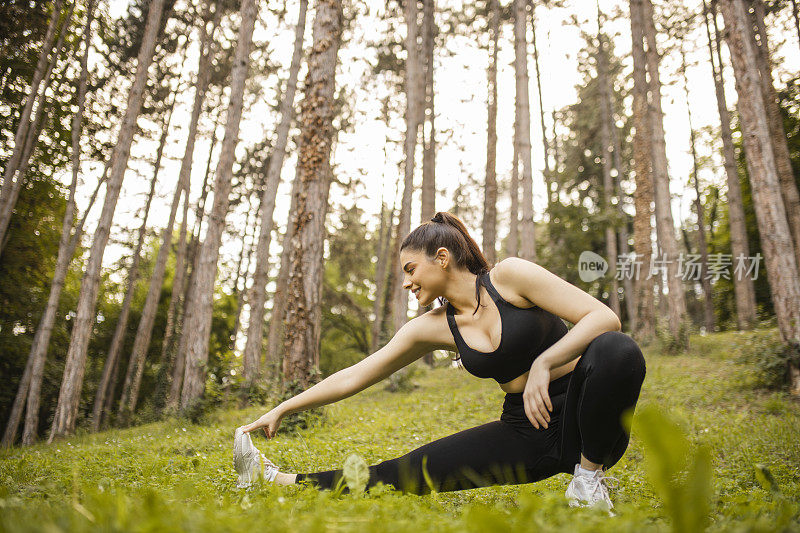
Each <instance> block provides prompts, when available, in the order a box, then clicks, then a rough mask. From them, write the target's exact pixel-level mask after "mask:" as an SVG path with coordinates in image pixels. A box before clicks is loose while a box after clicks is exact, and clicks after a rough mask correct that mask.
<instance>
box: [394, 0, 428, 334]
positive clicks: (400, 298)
mask: <svg viewBox="0 0 800 533" xmlns="http://www.w3.org/2000/svg"><path fill="white" fill-rule="evenodd" d="M404 13H405V21H406V39H405V49H406V54H407V57H406V79H405V93H406V140H405V150H404V152H405V153H404V158H403V165H404V167H403V168H404V180H403V201H402V203H401V204H400V218H399V221H398V225H397V239H396V241H395V246H397V251H396V252H395V253H396V254H399V253H400V244H401V243H402V239H403V238H404V237H405V236H406V235H407V234H408V233H409V232H410V231H411V196H412V194H413V192H414V169H415V167H416V163H415V161H416V158H415V155H416V150H417V139H418V136H419V127H420V120H419V119H420V117H421V116H422V115H421V112H420V111H421V109H420V107H419V106H420V105H421V104H422V100H423V98H424V96H423V95H422V94H421V92H422V91H420V89H421V88H422V83H421V81H422V77H423V72H422V62H421V60H420V57H419V51H418V44H417V34H418V33H419V28H418V26H417V2H406V3H405V10H404ZM391 268H394V269H399V268H400V267H399V265H398V264H397V262H396V261H395V262H393V263H392V264H391ZM401 279H402V276H399V277H398V276H396V277H395V282H394V284H393V295H394V327H395V329H400V328H401V327H402V326H403V324H405V323H406V322H407V321H408V293H407V292H406V291H405V290H404V289H403V286H402V282H401V281H400V280H401Z"/></svg>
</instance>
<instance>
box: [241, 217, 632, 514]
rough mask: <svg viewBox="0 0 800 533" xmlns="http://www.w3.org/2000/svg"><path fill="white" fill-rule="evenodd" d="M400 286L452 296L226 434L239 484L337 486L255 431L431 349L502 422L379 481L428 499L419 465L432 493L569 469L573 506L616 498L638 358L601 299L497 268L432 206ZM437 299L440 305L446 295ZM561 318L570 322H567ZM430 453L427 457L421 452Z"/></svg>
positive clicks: (403, 462) (514, 261)
mask: <svg viewBox="0 0 800 533" xmlns="http://www.w3.org/2000/svg"><path fill="white" fill-rule="evenodd" d="M400 249H401V251H400V263H401V264H402V265H403V272H404V277H403V288H405V289H408V290H410V291H411V292H412V293H414V294H415V295H416V297H417V299H418V300H419V303H420V305H422V306H426V305H430V304H431V303H432V302H433V301H434V300H435V299H436V298H437V297H438V298H440V301H442V299H443V300H444V301H445V302H446V305H442V306H440V307H437V308H435V309H432V310H430V311H428V312H427V313H425V314H423V315H421V316H419V317H417V318H414V319H412V320H411V321H409V322H408V323H407V324H405V325H404V326H403V327H402V328H400V330H399V331H397V333H396V334H395V336H394V337H393V338H392V340H391V341H389V343H388V344H386V346H384V347H383V348H381V349H380V350H378V351H377V352H375V353H374V354H372V355H370V356H369V357H366V358H365V359H363V360H362V361H360V362H358V363H356V364H355V365H353V366H351V367H349V368H345V369H344V370H340V371H339V372H336V373H335V374H333V375H331V376H329V377H327V378H326V379H324V380H322V381H321V382H320V383H318V384H316V385H314V386H313V387H311V388H309V389H308V390H306V391H304V392H302V393H301V394H298V395H297V396H295V397H293V398H291V399H289V400H287V401H285V402H283V403H282V404H280V405H279V406H277V407H275V408H274V409H272V410H271V411H269V412H268V413H266V414H265V415H263V416H262V417H260V418H259V419H258V420H256V421H254V422H252V423H250V424H247V425H245V426H242V427H241V428H239V429H238V430H237V431H236V435H235V439H234V464H235V466H236V468H237V471H238V472H239V477H240V485H247V484H249V482H250V481H251V480H252V479H253V478H254V477H259V476H260V477H264V478H265V479H266V480H267V481H274V482H276V483H279V484H287V485H288V484H293V483H297V482H299V481H303V480H308V481H309V482H312V483H313V484H315V485H317V486H318V487H320V488H333V487H335V486H336V484H337V483H338V481H339V479H340V478H341V476H342V471H341V470H332V471H328V472H315V473H309V474H287V473H283V472H279V470H278V468H277V467H275V466H274V465H273V464H272V463H270V462H269V461H268V460H267V459H266V458H265V457H264V456H263V455H262V454H261V453H260V452H259V451H258V450H257V449H256V448H255V447H254V446H253V444H252V442H251V440H250V437H249V435H248V433H249V432H251V431H254V430H257V429H263V430H264V432H265V433H266V435H267V437H268V438H271V437H272V436H274V435H275V432H276V430H277V429H278V425H279V424H280V422H281V419H282V418H283V417H284V416H285V415H287V414H289V413H296V412H299V411H303V410H306V409H309V408H312V407H317V406H320V405H325V404H329V403H333V402H336V401H338V400H341V399H343V398H347V397H348V396H352V395H353V394H355V393H357V392H359V391H362V390H364V389H366V388H367V387H369V386H370V385H374V384H375V383H378V382H379V381H381V380H383V379H384V378H386V377H388V376H389V375H391V374H392V373H393V372H396V371H397V370H399V369H401V368H403V367H404V366H406V365H408V364H409V363H411V362H413V361H415V360H416V359H418V358H419V357H421V356H422V355H423V354H425V353H428V352H430V351H431V350H450V351H457V352H458V353H459V354H460V359H461V362H462V363H463V365H464V368H465V369H466V370H467V371H469V372H470V373H471V374H474V375H476V376H478V377H480V378H491V379H494V380H496V381H497V382H498V383H499V384H500V388H501V389H503V391H505V392H506V396H505V402H504V403H503V411H502V414H501V416H500V420H498V421H495V422H490V423H488V424H483V425H481V426H478V427H475V428H472V429H468V430H466V431H461V432H459V433H456V434H455V435H451V436H449V437H445V438H442V439H439V440H436V441H434V442H431V443H429V444H426V445H424V446H422V447H421V448H417V449H416V450H413V451H411V452H409V453H407V454H406V455H404V456H402V457H398V458H396V459H391V460H388V461H384V462H382V463H380V464H377V465H374V466H371V467H369V485H368V486H372V485H374V484H375V483H377V482H379V481H380V482H383V483H385V484H391V485H393V486H394V487H395V488H397V489H400V490H403V491H406V492H412V493H417V494H423V493H426V492H428V491H429V490H430V487H429V484H428V483H427V482H426V480H425V476H424V474H423V465H424V468H425V469H426V470H427V473H428V475H429V478H430V479H431V480H432V481H433V483H434V485H435V488H436V489H437V490H439V491H448V490H461V489H470V488H475V487H483V486H488V485H494V484H511V483H529V482H533V481H538V480H541V479H544V478H547V477H550V476H552V475H555V474H558V473H559V472H565V473H571V474H574V477H573V478H572V481H571V483H570V485H569V487H568V489H567V492H566V496H567V497H568V498H569V500H570V504H571V505H573V506H576V505H599V506H601V507H605V509H607V510H609V511H610V509H611V507H612V504H611V500H610V499H609V495H608V487H607V485H606V482H605V479H606V478H605V473H604V471H603V469H604V468H606V469H607V468H610V467H611V466H613V465H614V464H615V463H616V462H617V461H619V459H620V458H621V457H622V454H623V453H624V452H625V449H626V448H627V446H628V434H627V432H626V431H625V429H624V428H623V426H622V424H621V421H620V417H621V416H622V414H623V413H624V412H625V411H627V410H629V409H632V408H633V407H634V406H635V405H636V401H637V399H638V397H639V390H640V388H641V385H642V381H643V380H644V376H645V362H644V358H643V356H642V352H641V351H640V349H639V347H638V346H637V345H636V343H635V342H634V341H633V340H632V339H631V338H630V337H629V336H627V335H625V334H624V333H621V332H620V331H619V329H620V321H619V319H618V318H617V316H616V315H615V314H614V312H613V311H611V310H610V309H609V308H608V307H606V306H605V305H604V304H602V303H601V302H600V301H598V300H596V299H595V298H593V297H592V296H590V295H589V294H587V293H585V292H584V291H582V290H580V289H578V288H577V287H575V286H574V285H571V284H569V283H567V282H566V281H564V280H563V279H561V278H559V277H557V276H555V275H554V274H552V273H550V272H549V271H547V270H546V269H544V268H542V267H540V266H538V265H536V264H535V263H531V262H529V261H525V260H523V259H518V258H516V257H509V258H507V259H505V260H503V261H500V262H499V263H498V264H497V265H496V266H495V267H494V268H492V269H491V270H490V269H489V264H488V263H487V261H486V259H485V258H484V256H483V254H482V253H481V251H480V249H479V248H478V245H477V244H476V243H475V241H474V240H473V239H472V238H471V237H470V236H469V234H468V233H467V230H466V228H465V227H464V225H463V223H462V222H461V221H460V220H459V219H457V218H456V217H455V216H453V215H451V214H449V213H437V214H436V216H434V217H433V218H432V219H431V221H430V222H425V223H424V224H422V225H421V226H419V227H418V228H416V229H415V230H414V231H412V232H411V233H410V234H409V235H408V236H407V237H406V238H405V240H404V241H403V243H402V245H401V248H400ZM442 303H444V302H442ZM561 318H564V319H566V320H568V321H569V322H571V323H573V324H575V325H574V327H573V328H572V329H570V330H567V327H566V325H565V324H564V322H562V320H561ZM426 458H427V459H426Z"/></svg>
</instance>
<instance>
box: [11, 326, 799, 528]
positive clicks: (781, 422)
mask: <svg viewBox="0 0 800 533" xmlns="http://www.w3.org/2000/svg"><path fill="white" fill-rule="evenodd" d="M738 335H739V334H738V333H724V334H715V335H709V336H702V337H701V336H694V337H692V353H691V355H682V356H668V355H661V354H659V353H658V351H657V349H656V348H655V347H654V348H652V349H646V350H645V357H646V359H647V366H648V369H647V378H646V380H645V384H644V389H643V391H642V396H641V399H640V402H639V407H638V408H637V416H636V418H635V420H634V426H633V436H632V441H631V446H630V448H629V449H628V451H627V453H626V455H625V457H623V459H622V460H621V461H620V463H619V464H617V465H616V466H615V467H614V468H613V469H611V471H610V472H609V474H610V475H613V476H614V477H616V478H618V479H619V488H618V489H617V490H616V491H614V493H613V499H614V501H615V503H616V506H617V513H618V516H616V517H614V518H608V517H606V516H604V515H603V514H602V513H599V512H595V511H591V510H583V509H581V510H575V509H571V508H569V507H568V506H567V505H566V501H565V500H564V497H563V493H564V490H565V488H566V486H567V484H568V482H569V476H567V475H564V474H561V475H559V476H556V477H553V478H551V479H548V480H545V481H541V482H539V483H535V484H528V485H520V486H513V487H490V488H484V489H476V490H471V491H461V492H454V493H441V494H433V495H430V496H412V495H403V494H400V493H397V492H395V491H392V490H389V489H388V488H378V489H373V490H372V491H370V492H369V493H367V494H334V493H331V492H319V491H316V490H314V489H311V488H307V487H277V486H272V485H261V486H256V487H254V488H253V489H250V490H241V489H237V488H236V487H235V474H234V471H233V466H232V439H233V430H234V428H235V427H237V426H239V425H241V424H243V423H246V422H250V421H252V420H253V419H255V418H256V417H257V416H258V415H259V414H261V413H263V412H264V411H265V410H266V409H268V408H269V407H270V406H253V407H250V408H247V409H243V410H233V409H231V410H219V411H215V412H212V413H210V414H209V415H207V416H206V417H205V420H204V422H203V424H191V423H190V422H188V421H186V420H181V419H170V420H167V421H162V422H158V423H152V424H147V425H142V426H138V427H135V428H131V429H125V430H113V431H108V432H104V433H99V434H94V435H90V434H84V435H79V436H76V437H73V438H70V439H68V440H62V441H59V442H57V443H54V444H51V445H46V444H41V445H37V446H34V447H31V448H27V449H22V448H14V449H11V450H7V451H3V452H0V531H30V530H47V531H62V530H63V531H82V530H96V529H103V530H107V531H116V530H126V531H127V530H135V531H173V530H174V531H179V530H193V531H245V530H248V529H250V528H258V530H263V531H270V532H272V531H293V532H295V531H381V532H388V531H453V532H456V531H458V532H462V531H476V532H478V531H480V532H482V531H494V530H498V531H500V530H512V529H514V530H518V531H527V530H534V529H536V530H545V531H548V530H550V531H563V530H569V531H614V532H621V531H643V530H653V531H661V530H669V529H673V530H675V531H688V530H691V529H700V528H701V527H704V526H706V525H707V526H708V528H709V530H714V531H716V530H725V531H739V530H742V531H754V530H758V531H786V530H790V531H800V504H798V502H800V404H798V403H797V402H796V401H794V400H792V399H791V398H789V397H788V396H787V395H786V394H785V393H782V392H776V391H765V390H762V389H758V388H756V387H754V379H753V372H752V369H751V368H749V367H746V366H745V365H743V364H742V363H740V362H738V361H737V342H738V340H737V339H738ZM414 382H415V383H416V384H417V387H416V388H415V389H414V390H413V391H411V392H395V393H392V392H388V391H386V390H384V389H383V385H382V384H379V385H376V386H375V387H373V388H372V389H370V390H367V391H365V392H363V393H361V394H358V395H356V396H354V397H352V398H349V399H347V400H344V401H342V402H339V403H338V404H335V405H332V406H328V407H326V408H325V414H324V417H323V418H322V419H319V420H318V421H317V422H315V423H314V424H313V425H312V427H310V428H307V429H303V430H299V431H295V432H283V433H282V432H281V431H279V433H278V436H277V437H276V438H275V439H273V440H272V441H269V442H268V441H266V440H265V439H264V438H262V437H258V438H256V439H254V441H255V443H256V445H257V446H258V447H259V448H261V449H262V451H264V452H265V455H266V456H267V457H269V458H270V459H271V460H272V461H273V462H275V463H276V464H278V465H279V466H280V467H281V469H282V470H284V471H288V472H308V471H314V470H322V469H330V468H337V467H340V466H341V465H342V464H343V462H344V460H345V458H346V457H347V456H349V455H350V454H353V453H356V454H359V455H360V456H362V457H363V458H364V459H365V460H366V461H367V462H368V463H370V464H373V463H375V462H379V461H381V460H384V459H388V458H392V457H396V456H398V455H401V454H403V453H405V452H407V451H409V450H411V449H413V448H415V447H417V446H419V445H421V444H423V443H425V442H428V441H430V440H432V439H436V438H439V437H442V436H445V435H448V434H451V433H454V432H456V431H459V430H461V429H466V428H469V427H472V426H475V425H478V424H481V423H484V422H487V421H491V420H495V419H497V417H498V416H499V414H500V408H501V405H502V397H503V393H502V391H500V390H499V388H498V387H497V385H496V384H494V382H493V381H489V380H479V379H477V378H474V377H472V376H470V375H469V374H467V372H466V371H464V370H463V369H458V368H437V369H435V370H423V371H421V372H420V373H418V374H417V375H416V376H415V377H414ZM660 413H661V414H660ZM664 414H665V415H666V416H667V417H668V418H662V417H663V416H664ZM670 420H672V421H674V422H675V423H676V424H677V426H678V427H680V428H681V429H680V430H678V429H670ZM648 435H651V436H653V435H654V436H655V440H654V441H652V444H651V442H650V441H648V439H647V436H648ZM683 439H688V440H686V442H685V443H684V444H685V446H684V447H683V448H681V447H680V444H681V442H682V440H683ZM675 443H677V444H675ZM645 444H647V445H646V446H645ZM673 444H675V445H674V446H673ZM676 450H677V452H676ZM702 450H707V451H708V452H709V457H710V463H709V465H710V472H708V473H704V472H703V468H702V465H703V462H702V457H703V455H702V452H701V451H702ZM670 453H672V457H671V458H670ZM676 454H677V455H676ZM645 456H647V460H645ZM680 460H686V461H687V463H686V465H684V466H686V467H687V469H688V472H687V471H685V472H683V473H681V472H678V471H671V470H670V468H672V467H671V465H673V466H674V464H675V461H680ZM693 460H696V461H695V463H692V461H693ZM693 465H694V466H693ZM698 465H699V466H698ZM659 469H660V470H659ZM659 476H660V477H659ZM706 480H709V481H708V483H710V485H708V487H709V488H708V497H707V498H706V497H705V496H703V494H705V492H704V489H703V487H704V486H705V485H704V483H706ZM705 501H708V502H709V503H708V505H707V506H706V505H704V502H705ZM706 517H707V518H706Z"/></svg>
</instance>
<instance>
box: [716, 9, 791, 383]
mask: <svg viewBox="0 0 800 533" xmlns="http://www.w3.org/2000/svg"><path fill="white" fill-rule="evenodd" d="M720 9H721V11H722V16H723V19H724V20H725V27H726V30H727V32H726V34H725V38H726V41H727V43H728V49H729V50H730V54H731V62H732V63H733V70H734V74H735V76H736V92H737V93H738V95H739V103H738V107H739V115H740V117H741V122H742V134H743V142H744V146H745V150H746V153H747V168H748V171H749V174H750V182H751V185H752V191H753V205H754V207H755V210H756V214H757V215H758V216H757V217H756V218H757V220H758V228H759V234H760V236H761V246H762V248H763V250H764V260H765V263H766V268H767V275H768V276H769V285H770V291H771V293H772V302H773V305H774V307H775V315H776V317H777V321H778V329H779V331H780V334H781V338H782V339H783V341H784V342H786V343H787V344H789V345H790V347H791V350H792V352H793V353H792V357H791V358H790V359H789V362H788V367H789V375H790V380H791V382H790V383H791V391H792V393H793V394H794V395H800V364H799V363H798V358H799V357H800V276H799V275H798V265H797V262H796V260H795V253H794V248H793V243H792V237H791V233H790V230H789V222H788V218H787V216H786V210H785V207H784V204H783V201H782V200H781V189H780V181H779V178H778V170H777V168H776V165H775V157H774V154H773V153H772V138H771V136H770V132H769V126H768V123H767V119H766V116H767V113H766V110H765V109H764V95H763V93H762V85H761V81H760V79H759V68H758V59H757V57H756V53H757V52H756V50H755V49H754V46H753V39H752V36H751V35H750V32H751V31H752V30H751V28H750V26H749V19H748V16H747V7H746V5H745V3H744V0H721V1H720Z"/></svg>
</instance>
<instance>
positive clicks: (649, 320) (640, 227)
mask: <svg viewBox="0 0 800 533" xmlns="http://www.w3.org/2000/svg"><path fill="white" fill-rule="evenodd" d="M643 1H644V0H630V12H631V35H632V43H633V44H632V48H631V50H632V55H633V124H634V127H635V128H636V135H634V137H633V151H634V156H633V157H634V162H635V172H636V191H635V192H634V205H635V207H636V216H635V218H634V220H633V238H634V251H635V252H636V260H637V261H641V264H642V265H649V264H650V263H651V261H652V254H653V251H652V246H653V244H652V237H651V233H652V226H651V225H650V216H651V213H652V212H651V210H650V204H651V202H652V201H653V189H652V178H651V158H652V156H651V154H652V144H651V143H652V140H651V137H650V119H649V116H648V109H647V106H648V103H647V100H648V86H647V64H646V59H645V54H644V20H643V16H642V2H643ZM636 302H637V309H636V322H635V323H634V324H633V325H632V329H633V332H634V335H635V336H636V338H637V339H638V340H639V342H641V343H643V344H647V343H648V342H650V341H651V340H652V339H653V338H654V336H655V328H654V322H655V306H654V303H655V302H654V299H653V278H651V277H650V276H639V277H637V279H636Z"/></svg>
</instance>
